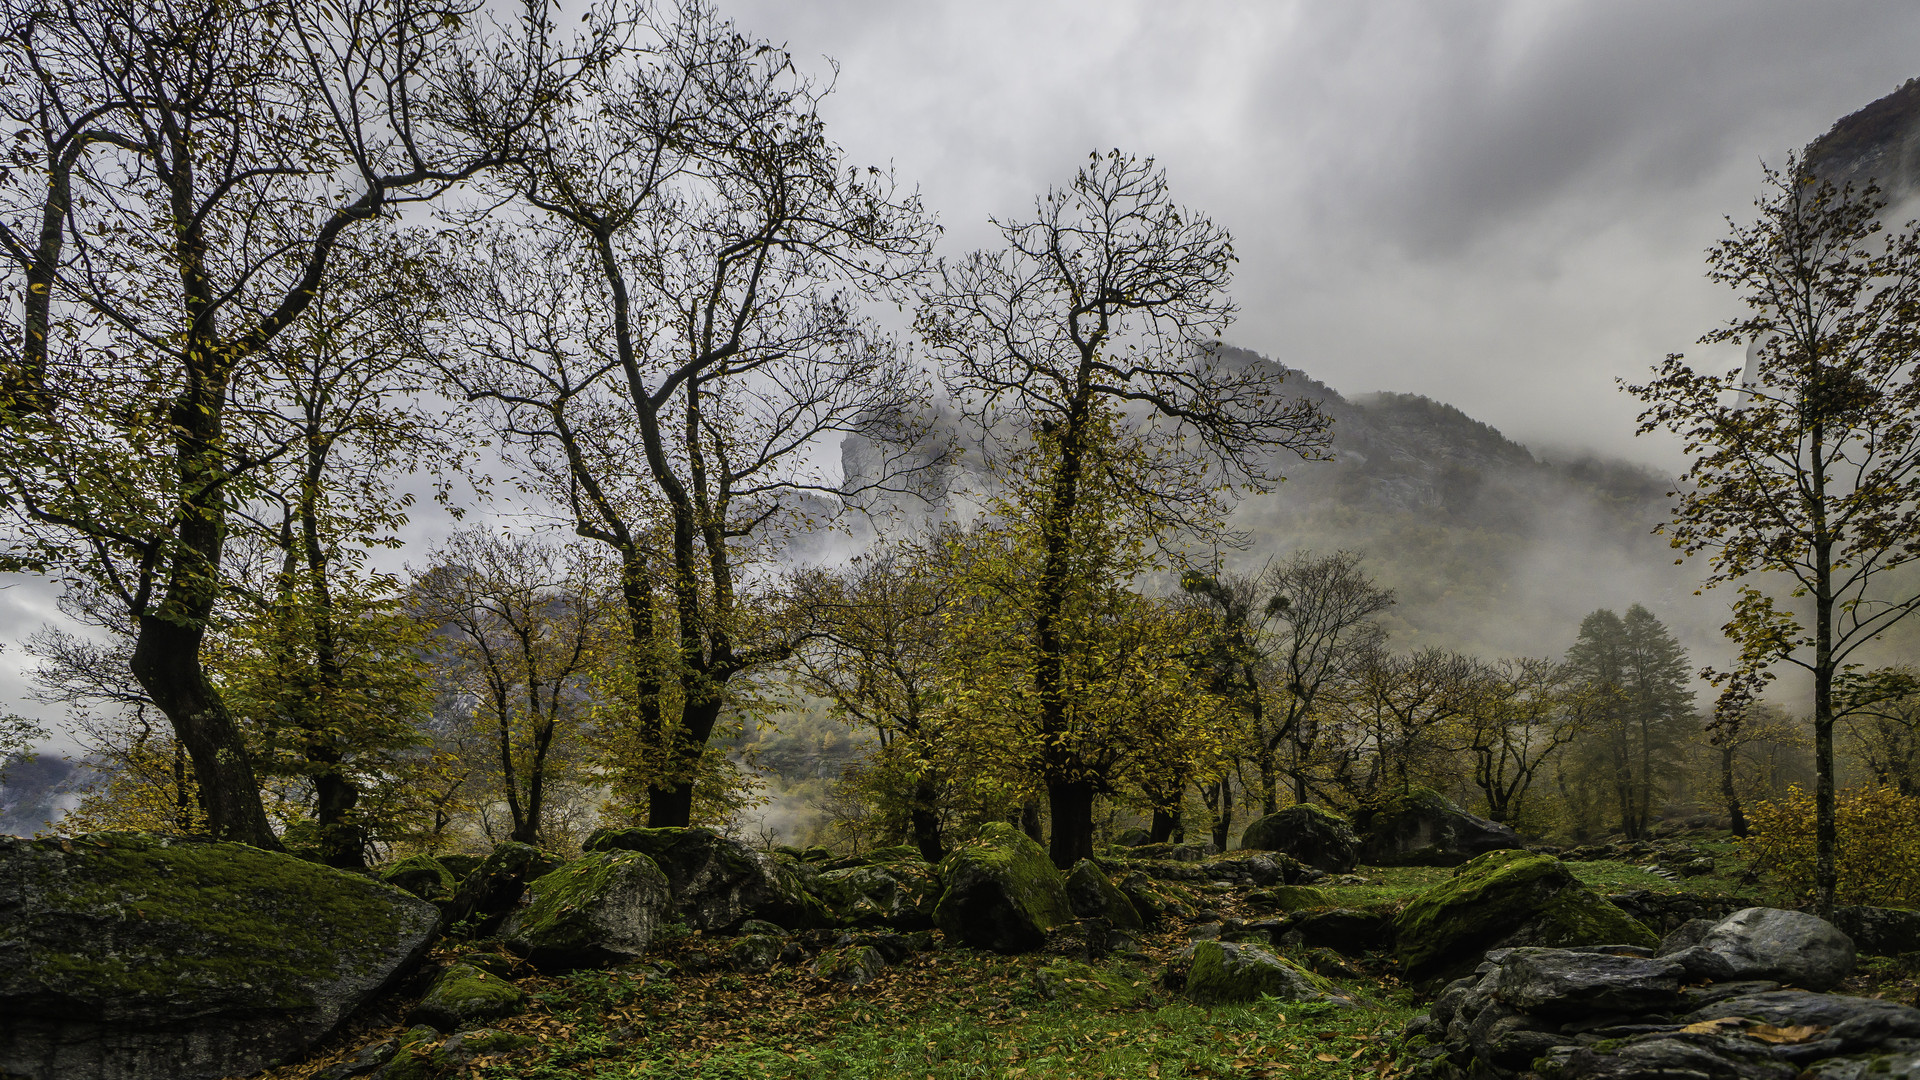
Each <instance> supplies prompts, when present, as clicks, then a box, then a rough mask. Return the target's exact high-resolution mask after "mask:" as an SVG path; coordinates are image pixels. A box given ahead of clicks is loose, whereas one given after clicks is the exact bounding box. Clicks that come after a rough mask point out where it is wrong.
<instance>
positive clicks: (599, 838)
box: [585, 828, 832, 933]
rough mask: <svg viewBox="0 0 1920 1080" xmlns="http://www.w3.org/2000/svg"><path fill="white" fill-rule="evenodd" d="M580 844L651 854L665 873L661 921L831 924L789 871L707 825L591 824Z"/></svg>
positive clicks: (712, 928)
mask: <svg viewBox="0 0 1920 1080" xmlns="http://www.w3.org/2000/svg"><path fill="white" fill-rule="evenodd" d="M585 848H586V850H587V851H637V852H639V853H640V854H642V855H645V856H646V857H648V858H649V859H652V860H653V861H654V864H655V865H656V866H658V867H659V868H660V872H661V873H663V874H665V875H666V879H667V885H668V888H669V891H670V895H671V900H670V901H669V914H668V918H677V919H679V920H680V921H681V922H684V923H686V925H687V926H688V927H689V928H691V929H695V930H704V931H707V932H708V933H719V932H724V931H727V930H731V929H733V928H734V927H735V926H738V925H740V924H741V923H742V922H744V921H746V920H747V919H766V920H768V921H770V922H774V923H778V924H779V925H781V926H784V927H788V928H790V929H795V930H799V929H806V928H809V927H814V926H822V925H828V924H829V923H830V922H831V921H832V920H831V918H830V917H829V915H828V912H827V911H826V909H825V908H824V907H823V906H822V905H821V903H820V901H819V900H816V899H815V898H814V897H813V896H811V895H809V894H808V893H807V891H806V889H805V888H804V887H803V886H802V884H801V881H800V879H799V877H798V876H797V875H796V874H795V873H794V872H793V871H792V870H791V869H789V868H787V867H785V866H782V865H781V864H780V863H778V862H776V861H775V860H774V859H773V858H772V857H771V856H769V855H767V854H765V853H764V852H759V851H755V850H753V849H752V848H750V847H748V846H747V845H745V844H742V843H740V842H739V841H737V840H730V839H728V838H727V837H724V836H721V835H720V834H718V833H716V832H714V831H713V830H711V829H699V828H693V829H598V830H595V831H594V833H593V834H592V835H591V836H588V837H587V842H586V844H585Z"/></svg>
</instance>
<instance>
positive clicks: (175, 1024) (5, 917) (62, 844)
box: [0, 833, 440, 1080]
mask: <svg viewBox="0 0 1920 1080" xmlns="http://www.w3.org/2000/svg"><path fill="white" fill-rule="evenodd" d="M439 919H440V913H439V912H438V911H437V910H435V908H434V907H433V905H431V904H428V903H426V902H425V901H422V900H420V899H419V898H417V897H414V896H412V895H409V894H408V893H406V892H403V891H401V890H399V889H396V888H393V887H391V886H389V885H384V884H382V883H380V882H378V881H376V880H374V879H372V878H370V877H366V876H364V875H359V874H352V873H346V872H343V871H339V870H333V869H330V868H328V867H325V866H321V865H318V864H315V863H310V862H305V861H303V860H300V859H296V858H293V857H291V856H288V855H281V854H277V853H273V852H267V851H261V850H259V849H257V848H252V847H247V846H246V845H243V844H231V843H216V842H211V841H201V840H189V839H184V838H178V837H157V836H148V835H145V834H134V833H99V834H94V835H91V836H81V837H74V838H70V839H69V838H51V839H44V840H27V839H20V838H16V837H9V836H0V1074H11V1075H21V1076H28V1077H39V1078H56V1077H57V1078H59V1080H148V1078H153V1080H161V1078H164V1080H197V1078H209V1080H210V1078H215V1077H225V1076H235V1075H248V1074H251V1073H255V1072H259V1071H260V1070H262V1069H264V1068H267V1067H268V1066H271V1065H275V1064H278V1063H279V1062H282V1061H285V1060H287V1059H289V1058H291V1057H294V1056H296V1055H298V1054H300V1053H302V1052H303V1051H305V1050H306V1049H307V1048H308V1047H310V1046H312V1045H313V1044H314V1043H315V1042H317V1041H318V1040H319V1039H321V1038H323V1037H324V1036H325V1035H327V1034H328V1033H329V1032H331V1031H332V1030H333V1029H334V1027H335V1026H336V1025H337V1024H338V1023H339V1022H340V1020H341V1019H343V1018H344V1017H345V1016H346V1015H347V1014H348V1013H350V1012H352V1011H353V1010H354V1008H356V1007H357V1006H358V1005H360V1003H361V1002H363V1001H365V1000H366V999H367V998H368V997H370V996H372V995H373V994H375V993H377V992H378V991H379V990H381V989H382V988H383V987H385V986H387V985H388V984H389V983H390V982H392V981H393V980H394V979H396V978H398V977H399V976H402V975H404V974H405V973H406V972H408V971H410V970H412V968H413V966H414V965H415V964H416V963H417V962H418V961H419V959H420V957H421V956H422V955H423V954H424V953H425V951H426V948H427V945H428V944H429V942H430V941H431V939H432V935H433V931H434V928H435V926H436V924H437V923H438V922H439Z"/></svg>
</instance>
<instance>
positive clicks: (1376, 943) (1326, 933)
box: [1286, 908, 1394, 956]
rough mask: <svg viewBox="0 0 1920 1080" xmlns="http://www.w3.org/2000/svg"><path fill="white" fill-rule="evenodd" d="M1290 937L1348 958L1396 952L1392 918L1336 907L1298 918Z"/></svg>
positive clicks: (1289, 927)
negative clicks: (1394, 950)
mask: <svg viewBox="0 0 1920 1080" xmlns="http://www.w3.org/2000/svg"><path fill="white" fill-rule="evenodd" d="M1286 932H1287V934H1288V935H1290V936H1292V937H1293V940H1296V941H1297V942H1298V943H1299V944H1300V945H1302V946H1305V947H1306V948H1310V949H1315V948H1318V949H1332V950H1333V951H1334V952H1337V953H1342V954H1344V955H1347V956H1365V955H1366V954H1367V953H1373V952H1392V951H1393V940H1394V939H1393V916H1392V915H1390V914H1385V913H1382V912H1377V911H1356V910H1354V909H1353V908H1334V909H1333V910H1331V911H1315V912H1309V913H1307V914H1304V915H1301V916H1299V917H1298V918H1295V919H1294V920H1293V921H1292V922H1291V923H1290V924H1288V927H1287V931H1286Z"/></svg>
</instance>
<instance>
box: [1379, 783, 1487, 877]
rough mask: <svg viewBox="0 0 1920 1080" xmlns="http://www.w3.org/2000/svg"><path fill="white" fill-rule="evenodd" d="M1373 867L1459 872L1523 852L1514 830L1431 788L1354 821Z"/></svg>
mask: <svg viewBox="0 0 1920 1080" xmlns="http://www.w3.org/2000/svg"><path fill="white" fill-rule="evenodd" d="M1354 825H1355V826H1356V827H1358V828H1359V830H1360V832H1361V837H1360V861H1361V862H1363V863H1366V864H1368V865H1369V866H1458V865H1460V864H1461V863H1463V862H1466V861H1467V860H1468V859H1471V858H1474V857H1475V856H1478V855H1484V854H1486V853H1487V852H1489V851H1500V850H1503V849H1510V848H1519V847H1524V846H1525V845H1523V844H1522V843H1521V842H1520V834H1518V833H1516V832H1514V831H1513V830H1512V829H1511V828H1509V827H1507V826H1505V825H1500V824H1497V823H1495V822H1492V821H1488V820H1487V819H1486V818H1483V817H1476V816H1475V815H1473V814H1469V813H1467V812H1466V811H1465V810H1462V809H1461V808H1460V807H1458V806H1456V805H1455V804H1454V803H1453V802H1452V801H1451V800H1449V799H1448V798H1447V797H1446V796H1444V795H1441V794H1440V793H1439V792H1437V791H1433V790H1432V789H1430V788H1414V789H1413V790H1411V791H1408V792H1406V793H1404V794H1401V795H1395V796H1393V797H1392V798H1390V799H1387V800H1386V801H1384V802H1382V803H1380V804H1379V805H1377V806H1370V807H1365V808H1363V809H1362V810H1361V812H1360V813H1358V814H1355V815H1354Z"/></svg>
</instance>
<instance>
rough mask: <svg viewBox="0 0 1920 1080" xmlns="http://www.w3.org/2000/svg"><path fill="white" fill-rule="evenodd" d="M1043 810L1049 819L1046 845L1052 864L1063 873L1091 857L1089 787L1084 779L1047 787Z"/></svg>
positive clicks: (1090, 793)
mask: <svg viewBox="0 0 1920 1080" xmlns="http://www.w3.org/2000/svg"><path fill="white" fill-rule="evenodd" d="M1047 809H1048V810H1049V811H1051V812H1052V817H1053V840H1052V842H1051V843H1049V844H1048V845H1047V854H1048V855H1049V856H1050V857H1051V858H1052V859H1053V865H1055V866H1057V867H1059V868H1060V869H1062V870H1066V869H1069V868H1071V867H1072V866H1073V864H1074V863H1077V862H1079V861H1080V860H1081V859H1091V858H1093V785H1092V784H1091V783H1088V782H1087V781H1085V780H1072V781H1066V782H1056V783H1051V784H1048V785H1047Z"/></svg>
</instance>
